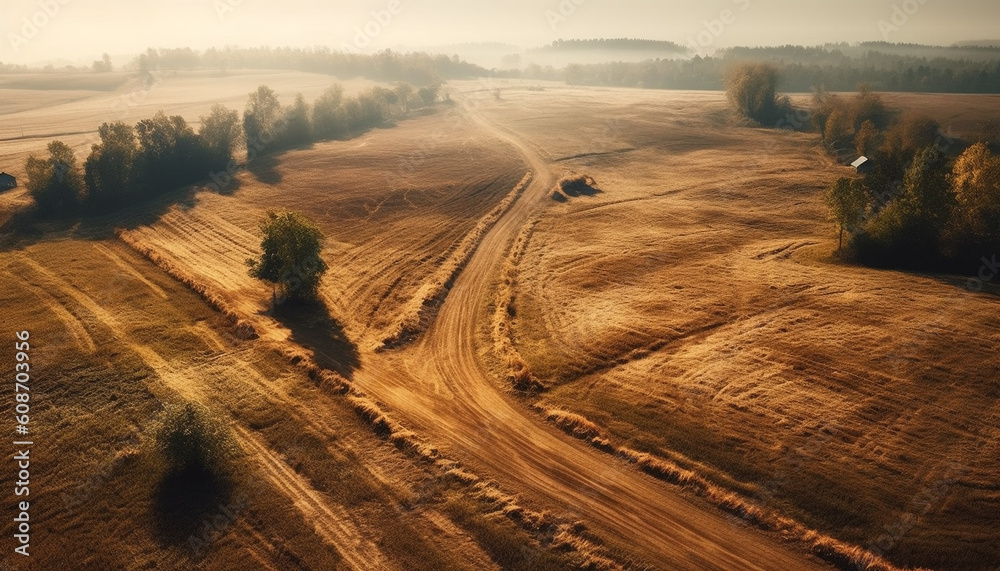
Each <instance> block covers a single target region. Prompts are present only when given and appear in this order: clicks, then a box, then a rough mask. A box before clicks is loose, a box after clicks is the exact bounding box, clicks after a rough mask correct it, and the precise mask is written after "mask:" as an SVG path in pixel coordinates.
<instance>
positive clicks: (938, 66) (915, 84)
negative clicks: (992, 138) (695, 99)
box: [522, 42, 1000, 93]
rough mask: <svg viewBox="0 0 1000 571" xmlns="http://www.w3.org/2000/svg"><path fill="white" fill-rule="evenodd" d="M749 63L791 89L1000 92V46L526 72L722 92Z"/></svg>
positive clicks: (785, 49) (724, 55)
mask: <svg viewBox="0 0 1000 571" xmlns="http://www.w3.org/2000/svg"><path fill="white" fill-rule="evenodd" d="M746 61H757V62H768V63H772V64H774V65H775V66H777V67H778V68H779V70H780V72H781V77H782V84H781V86H780V88H781V89H782V90H783V91H786V92H808V91H810V90H811V89H812V88H813V87H817V86H823V87H824V88H825V89H826V90H829V91H852V90H854V89H855V88H857V86H858V85H859V84H862V83H866V84H868V85H869V86H871V88H872V89H874V90H876V91H916V92H938V93H1000V48H994V47H951V48H940V47H930V46H917V45H900V44H886V43H881V42H872V43H868V44H861V45H858V46H848V45H846V44H845V45H843V46H823V47H802V46H781V47H768V48H731V49H727V50H720V52H719V53H718V54H717V55H716V56H714V57H704V58H703V57H700V56H695V57H694V58H690V59H654V60H648V61H644V62H634V63H629V62H610V63H603V64H589V65H569V66H567V67H566V68H565V69H559V70H555V69H551V68H541V67H539V66H528V68H526V69H525V70H524V71H523V72H522V75H523V77H525V78H530V79H552V80H560V81H566V82H567V83H570V84H573V85H602V86H616V87H644V88H652V89H711V90H720V89H722V88H723V78H724V77H725V73H726V70H728V69H729V68H731V67H733V65H735V64H736V63H739V62H746Z"/></svg>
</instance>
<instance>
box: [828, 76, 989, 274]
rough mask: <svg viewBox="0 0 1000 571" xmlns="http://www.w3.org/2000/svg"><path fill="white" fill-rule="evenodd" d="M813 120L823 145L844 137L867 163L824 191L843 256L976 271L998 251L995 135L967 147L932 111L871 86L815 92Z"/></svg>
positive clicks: (869, 261) (886, 263) (842, 140)
mask: <svg viewBox="0 0 1000 571" xmlns="http://www.w3.org/2000/svg"><path fill="white" fill-rule="evenodd" d="M812 122H813V125H814V126H815V127H816V128H817V130H819V132H820V135H821V137H822V138H823V140H824V142H825V143H826V144H827V145H828V148H830V149H833V150H836V149H838V148H840V149H843V148H844V147H843V145H849V149H848V152H849V153H850V156H855V155H863V156H865V157H867V158H868V159H869V160H870V162H871V167H870V168H868V169H866V170H865V171H864V174H863V175H862V176H860V177H841V178H840V179H838V180H837V181H836V182H835V183H834V184H833V185H832V186H831V187H830V188H829V189H828V190H827V192H826V195H825V200H826V203H827V205H828V206H829V208H830V213H831V217H832V218H833V219H834V220H835V221H836V222H837V223H838V224H839V226H840V248H841V253H842V254H843V255H845V256H846V257H848V258H851V259H854V260H856V261H859V262H861V263H865V264H870V265H876V266H886V267H889V266H891V267H904V268H920V269H951V270H958V271H974V270H975V269H976V268H977V267H978V265H979V264H980V259H981V258H982V256H984V255H988V254H989V253H991V252H997V251H1000V157H998V156H996V155H994V153H993V150H992V149H991V144H993V145H995V143H996V138H995V135H994V136H989V135H987V136H984V137H982V140H980V141H978V142H975V143H974V144H972V145H969V146H967V147H966V148H965V149H964V150H963V149H962V147H963V146H965V144H964V143H962V142H960V141H958V140H956V139H954V138H953V137H951V136H949V135H947V134H946V133H944V132H943V131H942V129H941V126H940V125H939V124H938V122H937V121H935V120H934V119H932V118H931V117H928V116H926V115H922V114H918V113H907V114H902V115H900V114H898V113H895V112H893V111H891V110H890V109H888V108H887V107H886V106H885V104H884V103H883V102H882V100H881V98H880V97H879V96H878V95H877V94H875V93H872V92H871V91H870V90H869V89H868V88H867V86H862V87H861V89H860V90H859V92H858V93H857V95H855V96H853V97H838V96H834V95H830V94H826V93H822V92H817V93H816V94H815V96H814V103H813V113H812ZM994 131H995V129H994ZM838 146H839V147H838ZM845 232H846V233H847V234H848V236H849V241H848V242H847V244H844V242H843V238H844V234H845Z"/></svg>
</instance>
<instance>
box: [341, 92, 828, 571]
mask: <svg viewBox="0 0 1000 571" xmlns="http://www.w3.org/2000/svg"><path fill="white" fill-rule="evenodd" d="M463 105H464V106H465V108H466V110H467V112H468V113H469V115H470V117H471V118H472V120H473V121H475V122H476V123H477V124H479V125H480V126H481V127H482V130H483V132H484V133H485V134H487V135H488V136H493V137H497V138H500V139H502V140H504V141H505V142H507V143H509V144H511V145H513V146H514V147H516V148H517V149H518V151H519V152H520V153H521V154H523V155H524V159H525V160H526V161H527V162H528V164H529V165H530V167H531V169H532V170H533V171H534V179H533V181H532V183H531V185H530V187H529V188H528V189H527V190H526V191H525V193H524V195H523V196H522V197H521V199H520V200H519V201H518V202H517V203H516V204H515V205H514V206H513V207H512V208H511V209H510V211H509V212H508V213H507V214H505V215H504V216H503V217H502V218H501V219H500V220H499V221H498V222H497V224H496V225H495V226H494V227H493V228H492V230H490V232H489V233H487V234H486V236H485V237H484V239H483V241H482V243H481V244H480V246H479V248H478V249H477V250H476V252H475V254H474V255H473V257H472V258H471V260H470V261H469V263H468V265H467V266H466V268H465V269H464V271H463V272H462V273H461V275H460V276H459V278H458V279H457V280H456V282H455V284H454V287H453V288H452V289H451V291H450V293H449V295H448V297H447V300H446V301H445V303H444V304H443V305H442V307H441V309H440V311H439V313H438V315H437V318H436V320H435V321H434V323H433V324H432V325H431V327H430V329H429V330H428V331H427V332H426V333H425V334H424V336H423V337H422V339H421V340H420V341H418V343H417V345H415V346H413V347H410V348H407V349H404V350H400V351H397V352H394V353H392V352H390V353H382V354H379V355H368V356H366V358H365V359H363V361H364V362H365V363H366V365H365V367H363V368H362V369H360V370H358V371H357V372H356V374H355V378H354V381H355V382H356V383H357V385H358V387H359V388H360V389H361V390H363V391H365V392H366V393H367V394H369V395H370V396H372V397H374V398H375V399H377V400H378V401H380V402H381V403H383V404H384V405H385V406H387V407H388V408H389V409H390V410H391V411H392V414H393V415H394V416H395V417H397V418H398V419H399V420H401V421H403V422H404V423H405V424H406V425H408V426H409V427H411V428H413V429H415V430H417V431H419V432H420V433H422V434H425V435H426V436H427V437H428V438H429V439H431V440H432V441H434V442H435V443H436V444H439V445H441V446H442V447H444V448H445V449H446V450H447V454H448V455H449V456H451V457H453V458H455V459H457V460H459V461H461V462H463V463H464V464H466V465H468V466H469V467H470V468H472V469H473V470H474V471H476V472H477V473H478V474H479V475H481V476H483V477H486V478H489V479H493V480H495V481H497V482H498V483H499V484H500V485H501V486H502V487H503V488H504V489H505V490H506V491H508V492H512V493H516V494H518V495H519V496H521V497H522V498H524V499H525V500H527V501H528V503H530V504H531V505H532V506H534V507H537V508H540V509H545V510H550V511H552V512H554V513H556V514H561V515H567V516H570V517H575V518H579V519H581V520H583V521H584V522H585V523H586V525H587V526H588V528H589V529H591V530H592V531H594V532H595V533H596V534H597V535H599V536H601V537H604V538H606V539H608V540H610V543H611V544H612V545H614V546H617V547H627V549H628V551H629V552H630V553H633V554H635V555H636V556H637V557H639V558H640V559H641V560H642V561H644V562H648V563H652V564H654V565H656V566H657V567H658V568H665V569H699V570H704V569H726V570H731V569H821V568H824V567H823V566H822V565H820V564H818V563H816V562H815V561H813V560H811V559H809V558H808V557H807V556H806V555H804V554H802V553H798V552H796V551H795V550H794V549H793V548H791V547H790V546H788V545H787V544H783V543H781V542H780V541H779V540H777V539H775V538H773V537H771V536H768V535H766V534H763V533H761V532H759V531H757V530H754V529H751V528H749V527H747V526H746V525H744V524H743V523H741V522H739V521H736V520H734V519H733V518H729V517H727V516H725V515H723V514H722V513H720V512H717V511H714V510H712V509H710V508H704V507H700V506H697V505H695V503H694V502H693V501H692V500H689V499H687V498H686V497H684V496H683V495H682V494H681V493H679V491H678V490H677V489H676V488H673V487H671V486H669V485H667V484H665V483H662V482H659V481H657V480H654V479H653V478H651V477H648V476H646V475H644V474H642V473H640V472H638V471H637V470H635V469H634V468H630V467H628V466H625V465H624V464H623V463H622V462H620V461H619V460H617V459H615V458H613V457H611V456H609V455H607V454H604V453H601V452H599V451H597V450H595V449H593V448H590V447H588V446H586V445H584V444H581V443H580V442H578V441H576V440H573V439H571V438H569V437H567V436H565V435H563V434H562V433H560V432H558V431H556V430H554V429H553V428H551V427H550V426H548V425H546V424H544V423H543V422H541V421H540V419H538V418H536V417H535V416H534V415H533V414H532V413H530V412H529V411H527V410H526V409H525V407H524V406H523V405H521V404H519V403H516V402H514V401H513V400H512V399H510V398H509V397H508V396H506V395H505V394H503V392H502V391H501V390H500V389H499V388H498V387H497V384H496V382H495V381H494V380H492V379H490V378H489V376H488V373H487V372H486V371H485V370H484V368H483V365H482V363H481V361H480V359H479V350H480V349H479V347H478V346H477V335H478V330H479V327H480V326H481V324H480V322H479V319H480V318H481V316H483V315H484V312H483V307H484V303H485V302H486V299H487V297H488V295H489V293H490V287H491V284H492V282H493V280H494V279H495V278H496V276H497V273H498V270H499V267H500V264H502V263H503V261H504V259H505V256H506V252H507V246H508V244H509V242H510V241H511V240H512V239H513V238H514V237H515V236H516V235H517V233H518V231H519V230H520V229H521V227H522V226H523V225H524V224H525V223H526V221H527V220H528V219H529V218H530V216H531V215H532V214H533V213H535V212H537V211H538V210H539V209H540V208H541V207H542V206H543V203H544V202H545V201H547V200H548V191H549V190H550V189H551V187H552V185H553V184H554V182H555V174H554V173H553V171H552V169H551V168H550V167H549V165H548V164H547V163H546V161H545V160H544V159H543V158H542V157H541V156H539V155H538V153H537V152H535V151H534V150H533V149H532V147H531V145H530V144H529V143H528V142H526V141H524V140H523V139H521V138H520V137H518V136H517V134H515V133H512V132H510V131H508V130H506V129H504V128H502V127H499V126H496V125H493V124H491V123H489V122H488V121H487V120H485V119H484V118H482V117H480V116H479V115H478V114H477V113H476V111H475V109H474V108H473V106H472V105H470V104H469V103H468V102H463Z"/></svg>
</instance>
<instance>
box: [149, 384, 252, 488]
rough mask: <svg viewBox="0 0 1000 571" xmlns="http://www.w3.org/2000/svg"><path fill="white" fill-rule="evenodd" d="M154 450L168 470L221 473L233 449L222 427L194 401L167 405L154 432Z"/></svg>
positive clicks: (226, 468) (226, 470)
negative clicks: (164, 462) (157, 452)
mask: <svg viewBox="0 0 1000 571" xmlns="http://www.w3.org/2000/svg"><path fill="white" fill-rule="evenodd" d="M155 442H156V449H157V450H158V451H159V453H160V454H161V456H162V457H163V459H164V460H165V461H166V463H167V469H168V471H171V472H176V473H180V472H199V473H206V474H211V475H213V476H216V477H221V476H225V475H226V473H227V472H228V469H229V462H230V460H231V458H232V456H233V453H234V451H235V444H234V442H233V440H232V438H231V437H230V435H229V433H228V432H227V430H226V428H225V427H224V426H223V425H222V424H221V423H220V422H218V421H217V420H215V419H213V418H212V417H211V416H210V414H209V412H208V410H207V409H205V408H204V407H202V406H200V405H197V404H194V403H190V402H189V403H184V404H179V405H170V406H168V407H167V408H166V409H165V410H164V412H163V416H162V418H161V420H160V423H159V425H158V426H157V428H156V433H155Z"/></svg>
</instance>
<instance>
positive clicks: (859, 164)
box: [851, 156, 872, 174]
mask: <svg viewBox="0 0 1000 571" xmlns="http://www.w3.org/2000/svg"><path fill="white" fill-rule="evenodd" d="M851 166H852V167H854V170H855V171H856V172H857V173H858V174H865V173H866V172H868V171H870V170H872V162H871V160H869V159H868V157H865V156H861V157H858V159H857V160H856V161H854V162H853V163H851Z"/></svg>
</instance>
